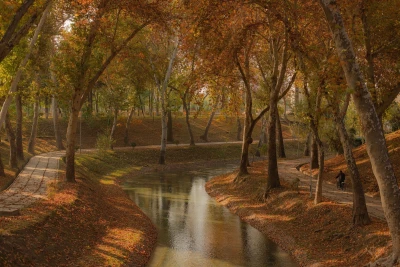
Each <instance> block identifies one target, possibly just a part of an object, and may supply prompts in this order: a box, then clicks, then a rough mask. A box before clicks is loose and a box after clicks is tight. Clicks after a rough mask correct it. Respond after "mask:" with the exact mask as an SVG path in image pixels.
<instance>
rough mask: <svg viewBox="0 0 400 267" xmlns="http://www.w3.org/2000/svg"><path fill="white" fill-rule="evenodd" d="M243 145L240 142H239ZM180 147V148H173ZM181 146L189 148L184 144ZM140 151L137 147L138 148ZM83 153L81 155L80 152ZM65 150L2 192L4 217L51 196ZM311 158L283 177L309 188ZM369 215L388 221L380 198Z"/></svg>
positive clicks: (287, 166) (330, 194) (34, 162)
mask: <svg viewBox="0 0 400 267" xmlns="http://www.w3.org/2000/svg"><path fill="white" fill-rule="evenodd" d="M227 143H237V142H220V143H199V144H196V145H218V144H227ZM239 143H240V142H239ZM170 146H176V145H170ZM179 146H188V145H187V144H180V145H179ZM159 147H160V146H159V145H158V146H140V147H139V146H138V147H137V148H159ZM116 149H118V150H130V149H132V148H131V147H125V148H116ZM135 149H136V148H135ZM89 151H93V149H82V152H89ZM78 153H79V152H78ZM64 154H65V151H57V152H49V153H45V154H41V155H37V156H34V157H32V158H31V159H30V161H29V162H28V164H27V165H26V166H25V168H24V169H23V170H22V171H21V172H20V174H19V175H18V177H17V178H16V179H15V181H14V182H13V184H12V185H10V187H9V188H8V189H6V190H4V191H2V192H0V215H18V214H19V210H20V209H22V208H24V207H27V206H29V205H30V204H32V203H33V202H35V201H37V200H39V199H45V198H46V197H47V191H46V186H47V183H48V182H50V181H55V180H56V179H57V177H58V163H59V159H60V157H62V156H63V155H64ZM308 160H309V159H308V158H300V159H296V160H280V161H279V162H278V164H279V174H280V176H281V178H283V179H285V180H288V181H292V180H294V179H295V178H296V177H297V178H299V179H300V186H303V187H307V188H309V186H310V176H308V175H305V174H303V173H301V172H299V171H298V170H297V169H296V167H297V166H298V165H300V164H302V163H304V162H308ZM315 184H316V180H315V179H313V180H312V187H313V193H314V190H315ZM323 196H325V197H327V198H329V199H332V200H334V201H337V202H339V203H344V204H348V205H352V193H351V192H350V190H347V191H345V192H343V191H339V190H337V189H336V185H333V184H329V183H324V184H323ZM366 200H367V207H368V212H369V214H370V215H371V216H375V217H377V218H380V219H383V220H384V219H385V217H384V215H383V210H382V205H381V202H380V199H375V198H371V197H368V196H366Z"/></svg>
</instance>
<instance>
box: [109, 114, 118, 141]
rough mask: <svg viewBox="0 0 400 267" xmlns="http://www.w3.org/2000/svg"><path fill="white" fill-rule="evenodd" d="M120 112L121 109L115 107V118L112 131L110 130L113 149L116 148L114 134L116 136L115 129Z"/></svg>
mask: <svg viewBox="0 0 400 267" xmlns="http://www.w3.org/2000/svg"><path fill="white" fill-rule="evenodd" d="M118 113H119V109H118V108H115V109H114V120H113V124H112V127H111V132H110V148H111V149H113V148H114V145H113V144H114V140H115V139H114V136H115V130H116V129H117V123H118Z"/></svg>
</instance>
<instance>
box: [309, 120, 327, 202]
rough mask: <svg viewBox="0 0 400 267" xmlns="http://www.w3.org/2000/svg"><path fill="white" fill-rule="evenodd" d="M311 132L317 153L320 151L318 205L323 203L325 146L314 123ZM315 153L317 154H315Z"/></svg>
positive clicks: (316, 187) (316, 190)
mask: <svg viewBox="0 0 400 267" xmlns="http://www.w3.org/2000/svg"><path fill="white" fill-rule="evenodd" d="M310 127H311V131H312V133H313V140H315V141H314V144H316V146H317V151H318V167H319V169H318V179H317V185H316V186H315V198H314V204H318V203H320V202H321V201H322V184H323V181H324V156H325V153H324V145H323V143H322V141H321V139H320V138H319V133H318V127H317V125H316V124H315V123H314V122H311V124H310ZM313 153H315V152H313Z"/></svg>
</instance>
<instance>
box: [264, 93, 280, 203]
mask: <svg viewBox="0 0 400 267" xmlns="http://www.w3.org/2000/svg"><path fill="white" fill-rule="evenodd" d="M269 103H270V107H271V108H270V111H269V116H268V128H267V129H268V131H267V137H268V169H267V173H268V179H267V184H266V187H265V194H264V195H265V197H267V196H268V192H269V190H270V189H272V188H276V187H280V185H281V184H280V181H279V173H278V159H277V156H276V117H277V116H278V114H277V111H278V109H277V107H276V99H274V98H273V97H271V99H270V102H269Z"/></svg>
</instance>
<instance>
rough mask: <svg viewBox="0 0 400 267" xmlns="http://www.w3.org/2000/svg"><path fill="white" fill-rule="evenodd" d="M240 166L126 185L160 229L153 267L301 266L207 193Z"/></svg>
mask: <svg viewBox="0 0 400 267" xmlns="http://www.w3.org/2000/svg"><path fill="white" fill-rule="evenodd" d="M236 166H237V165H235V166H233V165H226V166H223V167H218V168H202V169H201V170H198V171H186V172H182V171H180V172H174V173H173V172H168V173H165V172H164V173H151V174H146V175H143V176H141V177H135V178H134V179H132V180H128V181H126V183H125V184H124V189H125V190H126V191H127V192H128V194H129V196H130V198H131V199H132V200H133V201H134V202H135V203H136V204H137V205H138V206H139V207H140V208H141V209H142V210H143V211H144V212H145V213H146V214H147V216H149V217H150V219H151V220H152V221H153V223H154V224H155V225H156V226H157V229H158V244H157V247H156V250H155V252H154V254H153V256H152V258H151V260H150V263H149V266H171V267H172V266H174V267H181V266H182V267H186V266H188V267H190V266H216V267H217V266H282V267H290V266H297V265H296V264H295V263H294V262H293V260H292V259H291V258H290V257H289V255H288V254H287V253H285V252H284V251H283V250H281V249H280V248H279V247H278V246H277V245H276V244H275V243H273V242H272V241H271V240H269V239H267V238H266V237H265V236H264V235H263V234H261V233H260V232H259V231H258V230H256V229H255V228H253V227H251V226H250V225H248V224H247V223H244V222H241V221H240V219H239V217H238V216H236V215H233V214H231V213H230V212H229V210H227V209H226V208H225V207H223V206H221V205H219V204H218V203H216V202H215V201H214V200H213V199H212V198H210V197H209V196H208V194H207V193H206V192H205V189H204V185H205V183H206V182H207V181H208V180H209V179H211V178H212V177H214V176H216V175H219V174H222V173H226V172H228V171H231V170H232V169H233V168H234V167H236Z"/></svg>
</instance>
